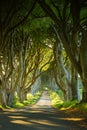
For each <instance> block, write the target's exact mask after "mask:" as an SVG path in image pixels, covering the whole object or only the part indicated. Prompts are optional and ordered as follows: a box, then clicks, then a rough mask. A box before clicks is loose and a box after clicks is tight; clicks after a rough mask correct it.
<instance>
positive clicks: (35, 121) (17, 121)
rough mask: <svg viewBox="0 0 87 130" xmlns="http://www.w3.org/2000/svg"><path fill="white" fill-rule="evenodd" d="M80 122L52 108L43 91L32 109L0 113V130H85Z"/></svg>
mask: <svg viewBox="0 0 87 130" xmlns="http://www.w3.org/2000/svg"><path fill="white" fill-rule="evenodd" d="M80 120H81V119H72V118H70V117H68V115H67V114H65V113H64V112H63V111H60V110H56V109H54V108H52V106H51V100H50V97H49V94H48V93H47V92H46V91H44V92H43V94H42V96H41V98H40V100H39V101H38V102H37V103H36V105H33V106H32V107H29V106H26V107H24V108H22V109H13V110H6V111H3V112H0V130H87V127H85V125H79V124H80V123H78V122H79V121H80Z"/></svg>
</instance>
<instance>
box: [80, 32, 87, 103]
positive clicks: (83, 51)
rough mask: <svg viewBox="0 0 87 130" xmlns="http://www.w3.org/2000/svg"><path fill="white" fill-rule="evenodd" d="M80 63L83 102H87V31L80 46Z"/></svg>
mask: <svg viewBox="0 0 87 130" xmlns="http://www.w3.org/2000/svg"><path fill="white" fill-rule="evenodd" d="M80 61H81V67H82V75H81V79H82V83H83V91H82V101H83V102H87V30H84V33H83V37H82V44H81V46H80Z"/></svg>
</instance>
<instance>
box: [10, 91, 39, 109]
mask: <svg viewBox="0 0 87 130" xmlns="http://www.w3.org/2000/svg"><path fill="white" fill-rule="evenodd" d="M40 96H41V92H37V93H36V94H35V95H32V94H31V93H29V94H28V96H27V100H24V101H23V102H22V103H21V102H19V100H16V101H15V103H14V104H13V105H12V107H14V108H21V107H23V106H27V105H33V104H35V103H36V102H37V101H38V100H39V98H40Z"/></svg>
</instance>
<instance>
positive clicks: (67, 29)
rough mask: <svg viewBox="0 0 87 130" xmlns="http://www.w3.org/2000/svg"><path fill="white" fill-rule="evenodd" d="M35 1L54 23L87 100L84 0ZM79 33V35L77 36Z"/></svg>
mask: <svg viewBox="0 0 87 130" xmlns="http://www.w3.org/2000/svg"><path fill="white" fill-rule="evenodd" d="M37 2H38V4H39V5H40V6H41V7H42V8H43V10H44V11H45V13H46V14H47V15H48V16H49V17H51V18H52V20H53V21H54V23H55V24H56V27H57V31H58V34H59V37H60V39H61V41H62V43H63V46H64V48H65V50H66V53H67V55H68V56H69V58H70V60H71V62H72V65H73V67H74V68H75V69H76V71H77V72H78V73H79V75H80V77H81V80H82V83H83V92H82V93H83V96H82V101H83V102H87V86H86V84H87V80H86V77H87V75H86V73H87V67H86V66H87V65H86V63H87V62H86V60H87V58H86V55H87V54H86V49H87V46H86V41H87V38H86V34H87V29H86V28H87V26H86V18H87V17H86V16H87V15H86V13H85V12H86V8H85V7H86V5H87V3H86V1H85V0H82V1H79V0H71V1H69V0H65V1H60V0H59V1H56V0H55V1H53V0H48V1H46V0H44V1H43V0H37ZM80 34H81V36H79V35H80ZM81 38H82V40H81ZM84 48H85V49H84Z"/></svg>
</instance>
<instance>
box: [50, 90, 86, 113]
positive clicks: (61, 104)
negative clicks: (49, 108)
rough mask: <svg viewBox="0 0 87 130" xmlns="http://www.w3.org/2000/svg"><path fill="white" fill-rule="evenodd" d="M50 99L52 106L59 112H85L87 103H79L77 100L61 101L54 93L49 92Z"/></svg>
mask: <svg viewBox="0 0 87 130" xmlns="http://www.w3.org/2000/svg"><path fill="white" fill-rule="evenodd" d="M50 98H51V100H52V105H53V106H54V107H55V108H59V109H61V110H66V109H78V110H81V111H85V112H87V103H80V102H78V101H77V100H73V101H71V100H69V101H63V100H61V98H60V96H59V95H58V93H56V92H50Z"/></svg>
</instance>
